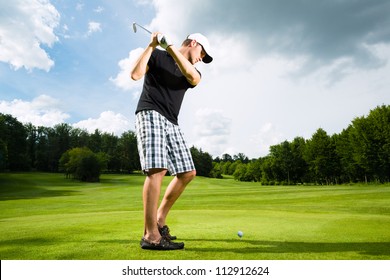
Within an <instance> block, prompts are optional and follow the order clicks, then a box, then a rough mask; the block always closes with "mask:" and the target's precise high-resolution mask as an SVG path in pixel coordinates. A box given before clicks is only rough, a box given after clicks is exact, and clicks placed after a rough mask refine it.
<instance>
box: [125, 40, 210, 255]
mask: <svg viewBox="0 0 390 280" xmlns="http://www.w3.org/2000/svg"><path fill="white" fill-rule="evenodd" d="M157 46H160V47H162V48H163V49H164V50H160V49H158V48H157ZM212 60H213V59H212V57H211V56H210V45H209V42H208V40H207V38H206V37H205V36H203V35H202V34H200V33H194V34H191V35H189V36H188V37H187V38H186V39H185V40H184V42H183V43H182V45H181V46H180V47H179V48H177V47H175V45H173V44H172V43H171V41H170V40H169V39H168V38H167V37H166V36H164V35H163V34H161V33H153V34H152V35H151V41H150V43H149V45H148V46H147V47H146V48H145V50H144V51H143V53H142V54H141V56H140V57H139V58H138V60H137V61H136V63H135V65H134V66H133V69H132V70H131V73H130V76H131V78H132V79H133V80H139V79H141V78H142V77H144V76H145V79H144V84H143V90H142V93H141V97H140V99H139V101H138V106H137V109H136V112H135V113H136V124H135V128H136V134H137V143H138V150H139V156H140V161H141V167H142V169H143V171H144V173H145V174H146V179H145V182H144V186H143V205H144V236H143V237H142V239H141V248H142V249H149V250H177V249H183V248H184V243H182V242H180V243H177V242H172V240H175V239H176V236H171V235H170V233H169V227H168V226H167V225H166V218H167V215H168V213H169V210H170V209H171V208H172V206H173V204H174V203H175V201H176V200H177V199H178V198H179V196H180V195H181V194H182V192H183V191H184V189H185V187H186V186H187V184H188V183H189V182H191V180H192V179H193V178H194V177H195V175H196V171H195V166H194V163H193V160H192V157H191V153H190V150H189V148H188V146H187V144H186V142H185V140H184V138H183V135H182V132H181V130H180V128H179V126H178V115H179V112H180V107H181V104H182V101H183V98H184V94H185V92H186V91H187V89H189V88H194V87H195V86H196V85H197V84H198V83H199V82H200V80H201V74H200V72H199V71H198V70H197V69H196V68H195V67H194V65H195V64H196V63H197V62H200V61H203V62H204V63H210V62H211V61H212ZM167 171H169V173H170V174H171V175H172V176H174V178H173V179H172V181H171V182H170V184H169V186H168V187H167V189H166V191H165V194H164V197H163V199H162V201H161V203H160V205H158V203H159V198H160V190H161V184H162V180H163V178H164V176H165V174H166V173H167Z"/></svg>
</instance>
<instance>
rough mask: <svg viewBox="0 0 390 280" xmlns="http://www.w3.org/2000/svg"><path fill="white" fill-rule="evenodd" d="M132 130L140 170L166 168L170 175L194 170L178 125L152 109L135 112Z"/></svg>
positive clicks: (189, 153)
mask: <svg viewBox="0 0 390 280" xmlns="http://www.w3.org/2000/svg"><path fill="white" fill-rule="evenodd" d="M135 129H136V134H137V143H138V151H139V157H140V161H141V167H142V170H143V171H144V172H145V173H147V172H148V171H149V170H150V169H152V168H163V169H168V171H169V172H170V173H171V175H176V174H178V173H183V172H188V171H192V170H195V165H194V162H193V160H192V156H191V152H190V150H189V149H188V147H187V144H186V142H185V140H184V137H183V134H182V132H181V130H180V128H179V126H178V125H174V124H172V123H171V122H170V121H168V120H167V119H166V118H165V117H164V116H162V115H161V114H159V113H158V112H156V111H153V110H148V111H141V112H138V113H137V115H136V121H135Z"/></svg>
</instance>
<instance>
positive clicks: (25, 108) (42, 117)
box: [0, 95, 69, 127]
mask: <svg viewBox="0 0 390 280" xmlns="http://www.w3.org/2000/svg"><path fill="white" fill-rule="evenodd" d="M59 105H60V102H59V100H57V99H55V98H52V97H50V96H47V95H40V96H38V97H36V98H34V99H33V100H32V101H31V102H29V101H23V100H20V99H14V100H13V101H0V112H2V113H4V114H10V115H12V116H13V117H15V118H17V119H18V120H19V121H20V122H22V123H32V124H33V125H35V126H46V127H52V126H54V125H56V124H59V123H63V122H65V120H66V119H68V118H69V115H68V114H66V113H64V112H62V111H61V110H60V109H59V108H58V106H59Z"/></svg>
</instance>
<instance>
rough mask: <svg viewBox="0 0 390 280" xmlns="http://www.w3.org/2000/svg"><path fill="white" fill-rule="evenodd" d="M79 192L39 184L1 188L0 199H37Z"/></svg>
mask: <svg viewBox="0 0 390 280" xmlns="http://www.w3.org/2000/svg"><path fill="white" fill-rule="evenodd" d="M77 193H79V192H78V191H73V190H49V189H46V188H42V187H38V186H28V187H22V186H20V187H17V188H5V187H2V188H0V201H7V200H18V199H35V198H43V197H57V196H71V195H75V194H77Z"/></svg>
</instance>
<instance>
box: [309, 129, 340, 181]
mask: <svg viewBox="0 0 390 280" xmlns="http://www.w3.org/2000/svg"><path fill="white" fill-rule="evenodd" d="M305 159H306V161H307V163H308V165H309V171H310V172H311V175H312V179H313V180H314V181H317V182H319V183H324V182H325V183H326V184H330V183H331V182H333V181H334V179H335V177H336V176H337V169H336V168H335V167H336V166H337V165H338V162H337V161H338V157H337V154H336V148H335V145H334V143H333V141H331V138H330V137H329V136H328V134H327V133H326V131H325V130H323V129H322V128H319V129H318V130H317V131H316V132H315V133H314V134H313V136H312V138H311V139H310V140H309V141H308V142H307V144H306V151H305Z"/></svg>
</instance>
